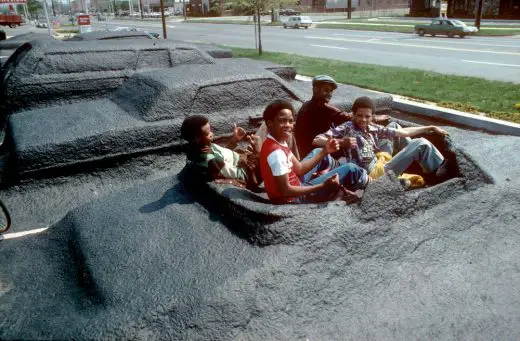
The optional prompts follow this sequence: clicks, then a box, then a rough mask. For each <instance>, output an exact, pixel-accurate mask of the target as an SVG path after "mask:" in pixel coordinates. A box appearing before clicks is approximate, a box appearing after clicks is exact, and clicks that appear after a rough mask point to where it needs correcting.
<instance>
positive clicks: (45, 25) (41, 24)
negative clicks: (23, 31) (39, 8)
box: [36, 22, 47, 28]
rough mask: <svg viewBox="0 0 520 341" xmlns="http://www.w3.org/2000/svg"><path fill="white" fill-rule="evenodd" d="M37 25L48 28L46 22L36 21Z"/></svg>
mask: <svg viewBox="0 0 520 341" xmlns="http://www.w3.org/2000/svg"><path fill="white" fill-rule="evenodd" d="M36 27H38V28H47V23H46V22H38V23H36Z"/></svg>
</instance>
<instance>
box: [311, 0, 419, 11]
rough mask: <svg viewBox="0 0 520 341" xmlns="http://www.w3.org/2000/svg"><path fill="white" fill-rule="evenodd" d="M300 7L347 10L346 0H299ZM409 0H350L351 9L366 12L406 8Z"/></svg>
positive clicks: (319, 9)
mask: <svg viewBox="0 0 520 341" xmlns="http://www.w3.org/2000/svg"><path fill="white" fill-rule="evenodd" d="M301 7H302V8H304V9H305V10H306V11H308V12H336V11H341V12H344V11H347V9H348V0H301ZM408 7H409V0H351V8H352V10H353V11H358V12H361V11H363V12H368V11H381V10H394V9H405V8H406V9H407V8H408Z"/></svg>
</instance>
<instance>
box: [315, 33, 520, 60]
mask: <svg viewBox="0 0 520 341" xmlns="http://www.w3.org/2000/svg"><path fill="white" fill-rule="evenodd" d="M305 38H306V39H318V40H332V41H345V42H351V43H363V44H378V45H391V46H406V47H417V48H422V49H434V50H449V51H462V52H474V53H489V54H501V55H507V56H520V53H517V52H502V51H485V50H475V49H460V48H455V47H444V46H428V45H418V44H405V43H397V42H388V41H371V40H359V39H345V38H333V37H317V36H305Z"/></svg>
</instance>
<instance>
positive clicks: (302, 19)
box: [283, 15, 312, 28]
mask: <svg viewBox="0 0 520 341" xmlns="http://www.w3.org/2000/svg"><path fill="white" fill-rule="evenodd" d="M311 25H312V20H311V18H309V17H307V16H302V15H295V16H292V17H289V18H288V19H287V20H286V21H284V23H283V28H287V27H292V28H300V27H305V28H309V27H310V26H311Z"/></svg>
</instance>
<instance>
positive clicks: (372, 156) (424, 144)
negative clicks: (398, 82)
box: [313, 97, 449, 182]
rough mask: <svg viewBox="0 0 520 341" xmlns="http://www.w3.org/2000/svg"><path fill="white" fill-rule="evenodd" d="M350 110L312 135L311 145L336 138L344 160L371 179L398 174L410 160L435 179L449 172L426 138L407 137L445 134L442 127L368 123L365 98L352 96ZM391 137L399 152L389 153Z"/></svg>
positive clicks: (371, 104) (369, 116) (370, 106)
mask: <svg viewBox="0 0 520 341" xmlns="http://www.w3.org/2000/svg"><path fill="white" fill-rule="evenodd" d="M352 110H353V112H354V118H353V120H352V121H349V122H346V123H343V124H341V125H339V126H338V127H336V128H331V129H329V130H328V131H327V132H325V133H323V134H320V135H318V136H316V137H315V138H314V141H313V145H314V146H324V145H325V144H326V143H327V141H328V140H330V139H331V138H335V139H337V140H338V142H339V144H340V146H341V148H343V150H344V151H345V157H346V159H347V162H353V163H355V164H357V165H359V166H360V167H362V168H363V169H365V170H366V171H367V172H368V174H369V176H370V177H371V178H374V179H377V178H379V177H380V176H382V175H383V174H384V173H385V172H387V171H389V170H391V171H393V172H394V173H395V174H396V175H398V176H399V175H401V174H402V173H403V172H404V171H405V170H406V169H407V168H408V166H410V164H411V163H412V162H413V161H414V160H416V161H417V162H418V163H419V165H420V166H421V168H422V169H423V171H424V173H426V174H428V173H430V174H435V175H436V180H437V182H440V181H442V180H444V179H445V178H446V177H447V176H448V175H449V174H448V162H446V160H445V159H444V157H443V155H442V154H441V153H440V152H439V150H437V148H435V146H434V145H433V144H432V143H431V142H430V141H428V140H427V139H425V138H417V139H413V140H412V139H410V137H414V136H417V135H420V134H428V133H436V134H441V135H447V134H448V133H447V132H446V131H445V130H444V129H442V128H439V127H436V126H424V127H408V128H401V127H400V126H399V125H397V124H394V125H389V126H387V127H382V126H379V125H376V124H372V115H373V113H374V112H375V104H374V101H373V100H372V99H371V98H369V97H360V98H358V99H356V101H355V102H354V105H353V108H352ZM394 137H397V138H399V139H398V141H397V145H399V147H400V151H399V152H398V153H397V154H395V155H394V156H392V153H393V141H394ZM385 154H386V155H385Z"/></svg>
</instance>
